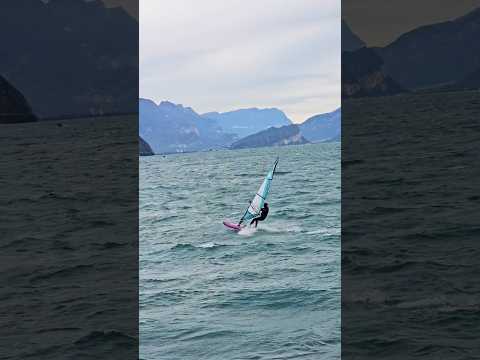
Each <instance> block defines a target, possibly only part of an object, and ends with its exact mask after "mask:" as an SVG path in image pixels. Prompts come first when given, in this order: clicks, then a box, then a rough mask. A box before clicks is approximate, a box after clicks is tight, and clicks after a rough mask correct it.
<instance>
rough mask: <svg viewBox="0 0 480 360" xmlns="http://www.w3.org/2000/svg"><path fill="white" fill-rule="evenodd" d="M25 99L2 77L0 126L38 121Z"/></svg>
mask: <svg viewBox="0 0 480 360" xmlns="http://www.w3.org/2000/svg"><path fill="white" fill-rule="evenodd" d="M36 120H37V118H36V116H35V115H33V114H32V109H31V108H30V105H29V104H28V103H27V100H26V99H25V97H24V96H23V95H22V93H20V91H18V90H17V89H15V88H14V87H13V86H12V85H11V84H10V83H9V82H8V81H7V80H6V79H5V78H4V77H2V76H0V124H9V123H18V122H29V121H36Z"/></svg>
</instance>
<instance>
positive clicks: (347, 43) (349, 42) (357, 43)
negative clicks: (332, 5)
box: [342, 20, 365, 52]
mask: <svg viewBox="0 0 480 360" xmlns="http://www.w3.org/2000/svg"><path fill="white" fill-rule="evenodd" d="M362 47H365V43H364V42H363V40H361V39H360V38H359V37H358V36H357V35H356V34H355V33H354V32H353V31H352V30H351V29H350V26H348V24H347V22H346V21H344V20H342V52H343V51H355V50H358V49H360V48H362Z"/></svg>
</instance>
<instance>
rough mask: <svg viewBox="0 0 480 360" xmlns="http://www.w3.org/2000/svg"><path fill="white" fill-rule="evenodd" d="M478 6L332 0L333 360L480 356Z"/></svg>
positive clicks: (470, 3) (427, 1)
mask: <svg viewBox="0 0 480 360" xmlns="http://www.w3.org/2000/svg"><path fill="white" fill-rule="evenodd" d="M479 5H480V3H479V2H478V1H468V0H467V1H433V0H425V1H421V2H419V1H412V0H406V1H389V2H385V1H382V0H370V1H356V0H343V1H342V18H343V23H342V116H343V125H342V359H344V360H348V359H403V360H405V359H413V358H422V359H473V358H479V356H480V343H479V342H478V329H479V323H480V311H479V309H480V296H479V294H480V283H479V281H478V279H479V278H480V242H479V234H480V222H479V221H478V219H479V217H478V214H479V207H480V206H479V204H480V191H479V190H480V189H479V181H478V179H479V178H480V167H479V166H478V160H479V156H478V142H479V139H480V123H479V119H480V42H479V41H478V39H479V38H480V9H479Z"/></svg>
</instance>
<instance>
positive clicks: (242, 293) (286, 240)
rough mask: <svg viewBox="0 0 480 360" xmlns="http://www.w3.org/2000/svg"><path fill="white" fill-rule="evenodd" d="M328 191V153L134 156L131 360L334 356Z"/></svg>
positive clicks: (336, 272)
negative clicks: (247, 226) (245, 220)
mask: <svg viewBox="0 0 480 360" xmlns="http://www.w3.org/2000/svg"><path fill="white" fill-rule="evenodd" d="M277 155H279V156H280V163H279V165H278V168H277V173H276V176H275V178H274V181H273V184H272V188H271V192H270V197H269V199H268V202H269V204H270V214H269V217H268V218H267V220H266V221H264V222H261V223H260V224H259V227H258V229H257V230H256V231H254V230H247V231H242V233H240V234H237V233H234V232H231V231H228V230H226V229H225V228H224V226H223V225H222V220H223V219H224V218H231V219H235V220H236V219H238V218H239V217H240V216H241V215H242V212H243V211H244V209H245V207H246V206H247V205H248V201H249V200H250V199H251V197H252V196H253V194H254V192H255V191H256V190H257V188H258V186H259V185H260V183H261V181H262V179H263V177H264V175H265V174H266V172H267V171H268V169H269V167H270V166H271V164H272V163H273V161H274V159H275V157H276V156H277ZM340 185H341V184H340V144H339V143H328V144H316V145H305V146H291V147H283V148H268V149H255V150H240V151H221V152H204V153H194V154H180V155H169V156H166V157H163V156H153V157H145V158H141V161H140V356H141V358H142V359H163V360H167V359H196V360H199V359H209V360H214V359H219V360H220V359H221V360H225V359H296V358H301V359H338V358H340Z"/></svg>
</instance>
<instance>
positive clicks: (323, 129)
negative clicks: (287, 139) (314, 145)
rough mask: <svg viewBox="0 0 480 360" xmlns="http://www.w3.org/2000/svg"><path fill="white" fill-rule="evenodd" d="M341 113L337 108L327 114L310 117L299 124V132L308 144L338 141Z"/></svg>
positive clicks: (340, 128)
mask: <svg viewBox="0 0 480 360" xmlns="http://www.w3.org/2000/svg"><path fill="white" fill-rule="evenodd" d="M341 120H342V111H341V109H340V108H338V109H337V110H335V111H332V112H330V113H327V114H320V115H315V116H312V117H311V118H309V119H307V120H306V121H305V122H304V123H302V124H300V132H301V133H302V135H303V137H304V138H305V139H307V140H308V141H310V142H321V141H330V140H334V139H339V137H340V134H341V131H342V121H341Z"/></svg>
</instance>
